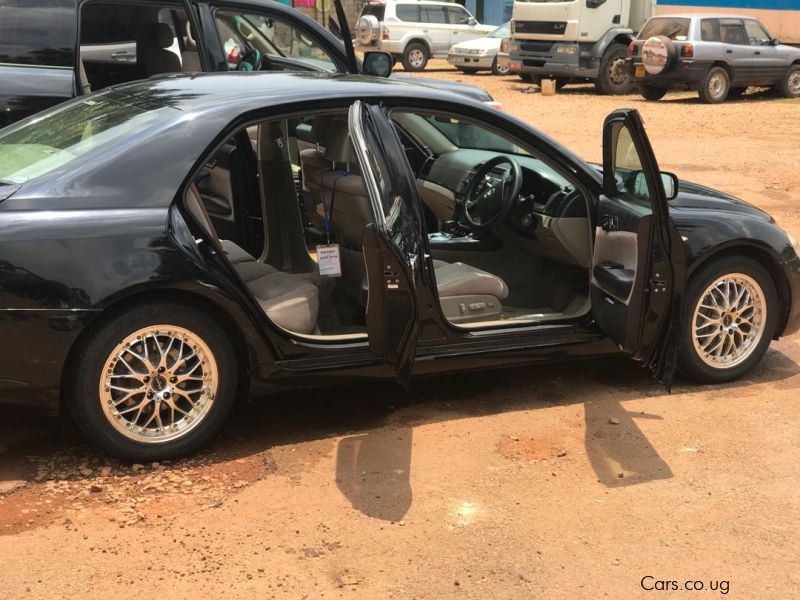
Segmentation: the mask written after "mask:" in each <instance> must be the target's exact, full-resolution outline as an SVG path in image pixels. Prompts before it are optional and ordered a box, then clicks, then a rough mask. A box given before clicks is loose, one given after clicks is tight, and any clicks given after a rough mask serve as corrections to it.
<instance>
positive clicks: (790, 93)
mask: <svg viewBox="0 0 800 600" xmlns="http://www.w3.org/2000/svg"><path fill="white" fill-rule="evenodd" d="M780 90H781V92H782V93H783V95H784V96H786V97H787V98H800V65H792V66H791V67H789V70H788V71H786V74H785V75H784V76H783V79H782V80H781V84H780Z"/></svg>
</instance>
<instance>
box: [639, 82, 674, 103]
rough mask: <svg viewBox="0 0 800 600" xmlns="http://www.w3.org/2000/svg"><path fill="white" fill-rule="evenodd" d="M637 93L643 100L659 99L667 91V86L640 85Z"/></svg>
mask: <svg viewBox="0 0 800 600" xmlns="http://www.w3.org/2000/svg"><path fill="white" fill-rule="evenodd" d="M639 93H640V94H641V95H642V98H644V99H645V100H652V101H656V100H661V99H662V98H663V97H664V95H665V94H666V93H667V88H659V87H655V86H652V85H642V86H641V87H640V88H639Z"/></svg>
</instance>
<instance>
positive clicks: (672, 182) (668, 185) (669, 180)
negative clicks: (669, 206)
mask: <svg viewBox="0 0 800 600" xmlns="http://www.w3.org/2000/svg"><path fill="white" fill-rule="evenodd" d="M661 183H663V184H664V193H665V194H666V196H667V200H672V199H673V198H675V197H676V196H677V195H678V185H679V182H678V176H677V175H675V174H674V173H664V172H662V173H661Z"/></svg>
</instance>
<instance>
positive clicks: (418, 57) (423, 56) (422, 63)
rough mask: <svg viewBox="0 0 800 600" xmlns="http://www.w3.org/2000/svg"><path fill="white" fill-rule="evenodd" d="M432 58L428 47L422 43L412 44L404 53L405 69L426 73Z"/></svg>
mask: <svg viewBox="0 0 800 600" xmlns="http://www.w3.org/2000/svg"><path fill="white" fill-rule="evenodd" d="M429 58H430V52H428V47H427V46H426V45H425V44H423V43H422V42H411V43H410V44H409V45H408V46H406V49H405V51H404V52H403V68H404V69H405V70H406V71H424V70H425V67H426V66H427V64H428V59H429Z"/></svg>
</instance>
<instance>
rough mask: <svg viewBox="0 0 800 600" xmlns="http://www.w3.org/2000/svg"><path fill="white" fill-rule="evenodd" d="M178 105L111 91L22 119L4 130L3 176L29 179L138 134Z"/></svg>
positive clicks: (20, 180)
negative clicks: (132, 97)
mask: <svg viewBox="0 0 800 600" xmlns="http://www.w3.org/2000/svg"><path fill="white" fill-rule="evenodd" d="M174 110H175V109H173V108H169V107H167V106H164V105H161V104H155V103H151V102H143V101H141V100H136V101H134V100H133V99H131V98H130V97H128V96H124V95H122V94H118V93H113V92H112V93H108V94H103V95H101V96H95V97H88V98H86V99H82V100H80V101H78V102H72V103H69V104H66V105H63V106H62V107H61V108H57V109H55V110H52V111H50V112H47V113H44V114H43V115H41V116H38V117H34V118H32V119H30V120H27V121H23V122H22V123H20V124H19V125H17V126H15V127H10V128H8V129H6V130H4V131H3V132H0V181H2V182H5V183H12V184H21V183H25V182H26V181H29V180H31V179H34V178H36V177H39V176H41V175H44V174H46V173H49V172H50V171H54V170H56V169H58V168H59V167H62V166H64V165H66V164H68V163H69V162H71V161H73V160H75V159H76V158H78V157H80V156H82V155H84V154H86V153H88V152H90V151H92V150H95V149H96V148H100V147H101V146H105V145H108V144H110V143H112V142H114V141H116V140H119V139H121V138H123V137H129V136H132V135H135V134H136V133H137V132H139V131H142V130H143V129H145V128H146V127H148V126H149V125H150V124H152V123H153V122H155V121H157V120H158V119H160V118H161V117H162V115H164V114H165V113H166V112H168V111H174Z"/></svg>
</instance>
